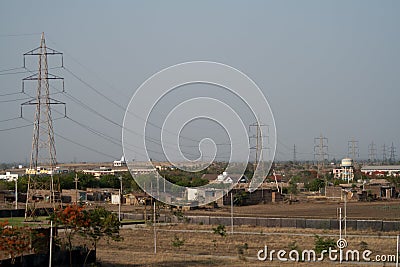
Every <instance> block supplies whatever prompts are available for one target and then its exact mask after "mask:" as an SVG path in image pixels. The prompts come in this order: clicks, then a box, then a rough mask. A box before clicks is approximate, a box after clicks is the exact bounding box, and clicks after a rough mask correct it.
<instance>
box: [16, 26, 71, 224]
mask: <svg viewBox="0 0 400 267" xmlns="http://www.w3.org/2000/svg"><path fill="white" fill-rule="evenodd" d="M48 55H59V56H61V65H62V64H63V63H62V62H63V57H62V53H60V52H58V51H56V50H54V49H51V48H48V47H47V46H46V42H45V38H44V33H42V37H41V41H40V46H39V47H38V48H36V49H33V50H31V51H29V52H27V53H25V54H24V68H25V57H26V56H38V58H39V64H38V72H37V73H36V74H33V75H31V76H28V77H26V78H24V79H23V80H22V91H23V92H24V90H25V82H26V81H37V89H36V97H35V98H33V99H31V100H29V101H27V102H25V103H22V104H21V117H23V116H22V111H23V107H24V106H27V105H34V106H35V107H36V112H35V116H34V122H33V125H34V126H33V137H32V150H31V158H30V164H29V169H28V170H27V174H28V175H29V177H28V188H27V193H26V205H25V220H27V218H28V217H34V216H35V209H36V208H39V207H42V208H45V209H48V208H53V209H54V208H55V203H56V201H60V200H61V197H60V195H59V194H60V192H61V189H60V182H59V180H58V181H56V182H54V178H53V174H54V171H55V170H56V165H57V160H56V147H55V140H54V132H53V119H52V116H51V108H50V106H51V105H63V106H64V112H66V110H65V109H66V106H65V103H63V102H60V101H58V100H55V99H53V98H50V86H49V81H50V80H61V81H62V85H63V91H64V78H61V77H58V76H56V75H52V74H50V73H49V72H48V70H49V69H48V63H47V56H48ZM64 115H65V114H64ZM43 173H44V174H47V175H48V174H50V182H42V181H40V180H39V179H38V177H37V175H38V174H43ZM45 192H48V197H49V198H48V199H49V201H48V203H49V204H46V203H45V201H43V200H45V198H46V197H45V196H46V194H47V193H45ZM56 192H57V199H56ZM38 196H42V198H43V200H42V201H39V202H37V203H36V202H35V201H34V200H33V199H32V198H33V197H38ZM48 213H49V211H48Z"/></svg>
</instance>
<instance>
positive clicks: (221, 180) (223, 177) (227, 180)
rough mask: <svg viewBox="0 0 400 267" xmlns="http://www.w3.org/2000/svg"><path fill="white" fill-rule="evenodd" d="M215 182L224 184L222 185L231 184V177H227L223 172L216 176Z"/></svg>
mask: <svg viewBox="0 0 400 267" xmlns="http://www.w3.org/2000/svg"><path fill="white" fill-rule="evenodd" d="M216 182H217V183H224V184H231V183H233V180H232V178H231V177H229V176H228V173H227V172H223V173H222V174H220V175H218V177H217V179H216Z"/></svg>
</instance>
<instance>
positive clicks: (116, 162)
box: [113, 156, 126, 167]
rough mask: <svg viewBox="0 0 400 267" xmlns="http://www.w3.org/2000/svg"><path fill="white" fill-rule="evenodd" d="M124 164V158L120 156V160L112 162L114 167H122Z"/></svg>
mask: <svg viewBox="0 0 400 267" xmlns="http://www.w3.org/2000/svg"><path fill="white" fill-rule="evenodd" d="M125 164H126V160H125V157H124V156H122V157H121V159H120V160H114V162H113V166H114V167H122V166H123V165H125Z"/></svg>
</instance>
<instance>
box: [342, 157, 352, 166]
mask: <svg viewBox="0 0 400 267" xmlns="http://www.w3.org/2000/svg"><path fill="white" fill-rule="evenodd" d="M342 167H353V160H352V159H350V158H345V159H342Z"/></svg>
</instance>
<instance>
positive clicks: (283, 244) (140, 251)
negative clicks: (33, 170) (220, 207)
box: [97, 224, 397, 267]
mask: <svg viewBox="0 0 400 267" xmlns="http://www.w3.org/2000/svg"><path fill="white" fill-rule="evenodd" d="M213 227H214V228H215V227H216V226H205V225H189V224H178V225H167V226H157V227H156V236H157V253H156V254H155V253H154V229H153V227H152V226H149V225H148V226H134V227H133V226H131V227H129V228H128V227H125V228H124V229H123V230H122V232H121V233H122V236H123V237H124V240H123V241H121V242H111V243H107V242H105V241H101V242H100V244H99V245H98V247H97V257H98V258H99V260H100V262H101V264H102V265H101V266H325V267H327V266H339V262H338V261H336V262H331V261H330V260H329V259H328V257H325V260H324V261H323V263H322V262H293V261H289V262H281V261H279V260H278V259H277V258H276V254H275V256H274V260H273V261H272V262H271V261H269V260H267V261H259V260H258V259H257V252H258V251H259V250H260V249H263V248H264V246H265V245H267V246H268V249H269V250H272V249H275V250H280V249H283V250H286V251H287V252H289V251H290V250H292V249H297V250H299V251H302V250H305V249H314V245H315V243H314V242H315V241H314V235H315V234H318V235H321V236H324V237H325V236H326V237H331V238H332V239H333V240H334V241H335V242H336V240H337V239H338V231H322V230H310V229H308V230H304V229H303V230H295V229H284V228H279V229H277V228H259V227H249V226H237V227H235V228H234V234H233V235H231V234H230V228H229V227H228V228H226V231H227V235H226V236H220V235H218V234H215V233H214V231H213V229H212V228H213ZM396 234H397V233H394V232H392V233H374V232H368V231H366V232H348V237H347V238H346V240H347V242H348V249H352V250H354V249H358V250H360V253H362V251H364V250H366V249H369V250H371V251H372V252H373V253H372V255H371V256H370V258H371V259H372V260H374V259H375V258H374V257H375V256H376V255H394V254H395V252H396ZM174 240H181V241H183V244H182V245H181V247H178V246H174V245H173V242H174ZM246 244H247V245H246ZM245 247H247V249H245ZM286 257H287V255H286ZM370 264H373V266H394V264H393V263H392V264H389V265H388V263H386V265H384V264H382V263H365V262H364V263H358V262H352V263H345V262H343V263H342V264H341V265H340V266H370Z"/></svg>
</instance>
